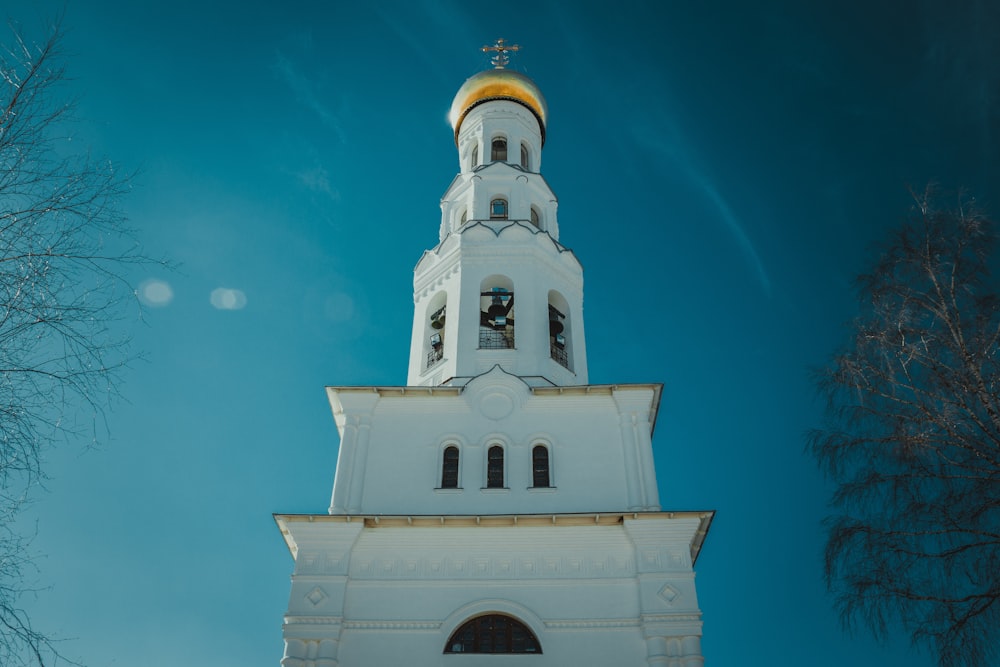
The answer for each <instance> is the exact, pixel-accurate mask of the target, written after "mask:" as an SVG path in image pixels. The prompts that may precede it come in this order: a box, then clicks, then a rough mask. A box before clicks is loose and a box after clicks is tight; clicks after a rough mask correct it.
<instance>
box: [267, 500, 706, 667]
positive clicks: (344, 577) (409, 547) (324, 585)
mask: <svg viewBox="0 0 1000 667" xmlns="http://www.w3.org/2000/svg"><path fill="white" fill-rule="evenodd" d="M303 519H304V518H303V517H299V518H298V521H289V522H288V523H287V524H286V525H287V527H288V532H289V534H290V538H289V539H290V542H291V543H292V544H293V545H294V549H295V552H296V554H297V557H296V571H295V574H294V576H293V586H292V593H291V597H290V601H289V610H288V613H287V614H286V618H285V637H286V639H291V640H295V641H305V642H311V643H312V645H313V651H314V652H316V651H319V647H320V643H321V642H323V641H326V642H327V644H326V645H327V646H328V649H329V650H328V653H329V652H332V653H334V654H335V655H334V659H335V662H330V663H328V665H329V666H330V667H332V666H333V665H339V666H343V667H353V666H359V667H360V666H367V665H395V664H406V665H412V666H415V667H420V666H422V665H442V664H446V665H461V666H473V665H476V666H478V665H495V664H498V663H504V664H506V662H509V661H511V660H515V659H517V660H520V661H524V660H529V661H530V662H531V663H532V664H535V665H551V666H561V667H568V666H574V667H575V666H576V665H645V664H673V665H684V666H685V667H691V666H693V665H700V664H701V656H700V647H699V644H698V639H699V637H700V635H701V618H700V611H699V609H698V603H697V598H696V595H695V590H694V581H693V579H694V575H693V571H692V569H691V562H690V557H689V554H690V548H691V542H692V540H693V539H694V535H695V532H696V531H697V530H698V526H699V520H698V519H697V518H685V519H668V518H666V517H658V518H654V517H645V518H641V519H636V520H631V519H630V520H626V521H624V522H621V523H616V524H612V525H591V526H587V525H554V526H550V527H543V526H510V525H508V526H502V527H501V526H491V527H486V526H440V527H437V526H432V527H427V526H420V527H418V526H373V525H372V524H371V520H369V521H368V522H367V526H366V527H364V528H361V527H360V522H359V521H355V522H353V523H350V524H348V523H329V522H322V520H317V521H316V522H309V521H304V520H303ZM337 534H339V535H340V538H335V537H331V536H332V535H337ZM636 535H637V536H638V537H636ZM654 536H655V537H654ZM650 539H655V540H657V544H656V545H655V546H654V545H653V544H652V542H650ZM483 613H503V614H507V615H510V616H513V617H515V618H517V619H518V620H520V621H521V622H523V623H524V624H525V625H527V626H528V627H529V628H530V629H531V630H532V631H533V632H534V634H535V635H536V637H537V638H538V640H539V643H540V645H541V647H542V654H541V655H533V656H531V657H527V656H518V657H516V658H515V657H514V656H510V655H507V656H497V655H455V654H448V655H445V654H444V653H443V651H444V648H445V646H446V643H447V640H448V638H449V637H450V636H451V634H452V633H453V632H454V631H455V630H456V629H457V628H458V627H459V626H460V625H461V624H462V623H464V622H465V621H467V620H469V619H470V618H473V617H475V616H478V615H481V614H483ZM298 648H299V649H301V647H298ZM660 653H662V654H663V655H662V657H664V658H665V659H666V658H667V657H673V658H677V661H676V662H673V663H667V662H666V660H664V661H662V662H661V661H660V660H659V657H660V655H659V654H660ZM670 653H673V654H674V655H673V656H668V654H670ZM682 658H683V660H682ZM317 664H318V663H317ZM286 667H298V665H297V664H296V663H295V658H294V656H292V659H291V660H289V661H287V662H286Z"/></svg>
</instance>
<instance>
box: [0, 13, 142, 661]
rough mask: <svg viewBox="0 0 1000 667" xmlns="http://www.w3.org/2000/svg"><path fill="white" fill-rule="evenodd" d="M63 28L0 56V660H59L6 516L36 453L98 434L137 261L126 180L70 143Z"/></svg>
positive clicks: (33, 469)
mask: <svg viewBox="0 0 1000 667" xmlns="http://www.w3.org/2000/svg"><path fill="white" fill-rule="evenodd" d="M61 41H62V33H61V31H60V28H59V26H58V25H56V26H55V27H53V28H52V29H51V30H50V31H49V32H48V33H47V39H45V40H44V41H42V42H39V43H34V42H32V41H30V40H29V39H27V38H26V37H25V36H24V34H23V33H22V31H20V30H19V29H18V28H16V27H14V26H12V29H11V35H10V39H9V42H8V44H7V45H6V46H0V663H2V664H4V665H12V664H33V665H42V664H46V663H51V662H52V661H53V660H57V659H58V658H57V657H56V656H57V655H58V654H57V652H56V651H55V650H54V648H55V647H54V644H53V642H52V641H51V640H50V639H49V637H47V636H46V635H45V634H43V633H40V632H37V631H36V630H35V629H34V628H33V627H32V624H31V621H30V619H29V617H28V616H27V615H26V614H25V613H24V612H23V607H22V606H20V604H19V602H20V600H21V596H22V595H23V594H24V592H25V589H24V586H25V584H24V583H23V582H24V581H25V575H26V574H27V573H28V570H30V569H31V567H32V561H31V559H30V557H29V555H28V551H27V550H26V539H27V538H26V536H25V535H23V534H20V533H19V532H18V530H17V528H16V527H15V521H14V519H15V517H16V516H17V513H18V511H19V510H20V509H21V507H22V505H23V503H24V501H25V498H27V497H28V494H29V491H30V490H31V489H33V488H35V487H37V485H38V484H39V483H40V482H41V481H42V480H44V478H45V471H44V468H43V463H44V456H43V453H44V451H45V450H46V449H47V448H48V447H49V446H51V445H54V444H56V443H60V442H65V441H67V440H71V441H72V440H76V441H80V440H82V441H83V442H86V443H89V442H92V441H93V440H94V439H98V438H99V437H101V436H102V435H103V434H104V433H105V425H104V422H103V418H104V414H105V411H106V409H107V407H108V406H109V401H110V400H111V399H112V398H113V397H114V396H115V394H116V387H117V382H118V372H119V371H120V370H121V368H122V365H123V364H124V363H125V362H126V360H127V358H128V349H127V344H128V338H127V336H125V335H122V333H121V331H122V329H123V328H122V327H120V326H119V320H120V319H121V318H122V317H123V314H124V312H125V311H124V310H123V308H122V306H123V305H124V304H125V303H126V301H128V300H130V299H132V297H133V293H132V289H131V287H130V286H129V284H128V282H127V281H126V280H125V273H124V272H125V270H126V269H125V267H126V265H127V264H129V263H132V262H142V261H145V260H144V258H143V256H142V254H141V252H140V251H139V249H138V247H137V245H136V244H135V242H134V239H133V236H132V234H131V231H130V230H129V228H128V227H127V225H126V220H125V217H124V216H123V214H122V211H121V209H120V207H119V204H120V200H121V198H122V196H123V195H124V194H125V193H126V192H127V191H128V189H129V183H130V178H129V175H128V174H122V173H121V172H120V171H119V170H118V169H117V168H116V167H115V165H114V164H112V163H111V162H108V161H106V160H99V159H95V158H93V157H92V156H90V155H89V154H87V153H81V152H79V151H78V150H77V149H76V148H75V145H74V144H73V143H72V142H71V141H70V139H71V138H72V128H73V121H74V118H73V104H72V101H70V100H67V99H66V98H65V97H64V96H63V88H64V84H66V83H67V79H66V75H65V72H64V69H63V62H64V58H63V56H62V54H61V53H60V50H59V49H60V44H61Z"/></svg>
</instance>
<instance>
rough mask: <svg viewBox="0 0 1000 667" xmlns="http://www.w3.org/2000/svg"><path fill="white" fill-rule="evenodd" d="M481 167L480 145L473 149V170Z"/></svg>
mask: <svg viewBox="0 0 1000 667" xmlns="http://www.w3.org/2000/svg"><path fill="white" fill-rule="evenodd" d="M478 166H479V144H476V145H475V146H473V147H472V168H473V169H475V168H476V167H478Z"/></svg>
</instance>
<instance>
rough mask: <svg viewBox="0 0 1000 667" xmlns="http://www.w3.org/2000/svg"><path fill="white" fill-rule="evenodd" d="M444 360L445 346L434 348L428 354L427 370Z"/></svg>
mask: <svg viewBox="0 0 1000 667" xmlns="http://www.w3.org/2000/svg"><path fill="white" fill-rule="evenodd" d="M442 359H444V346H441V347H432V348H431V351H430V352H428V353H427V366H426V367H425V368H430V367H431V366H433V365H434V364H436V363H437V362H439V361H441V360H442Z"/></svg>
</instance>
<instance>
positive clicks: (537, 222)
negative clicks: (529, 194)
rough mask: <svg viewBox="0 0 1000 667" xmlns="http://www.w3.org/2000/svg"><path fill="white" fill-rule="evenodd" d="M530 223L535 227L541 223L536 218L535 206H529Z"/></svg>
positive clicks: (536, 210)
mask: <svg viewBox="0 0 1000 667" xmlns="http://www.w3.org/2000/svg"><path fill="white" fill-rule="evenodd" d="M531 224H533V225H534V226H535V227H541V224H540V222H539V220H538V209H537V208H535V207H534V206H532V207H531Z"/></svg>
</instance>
